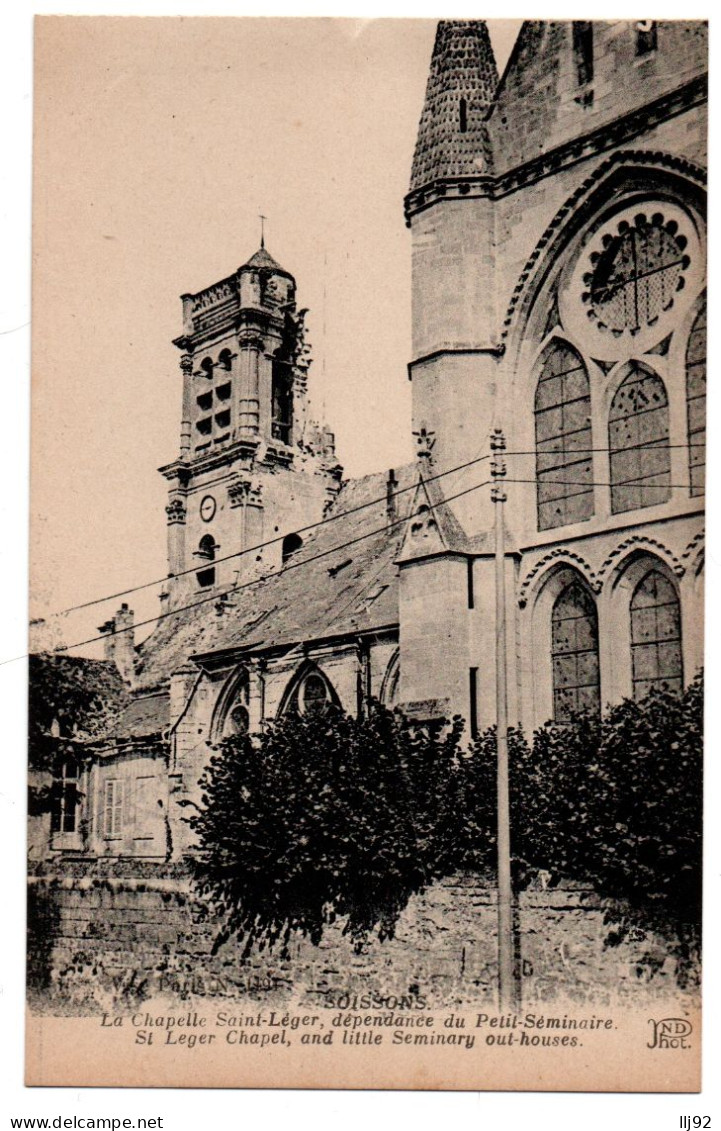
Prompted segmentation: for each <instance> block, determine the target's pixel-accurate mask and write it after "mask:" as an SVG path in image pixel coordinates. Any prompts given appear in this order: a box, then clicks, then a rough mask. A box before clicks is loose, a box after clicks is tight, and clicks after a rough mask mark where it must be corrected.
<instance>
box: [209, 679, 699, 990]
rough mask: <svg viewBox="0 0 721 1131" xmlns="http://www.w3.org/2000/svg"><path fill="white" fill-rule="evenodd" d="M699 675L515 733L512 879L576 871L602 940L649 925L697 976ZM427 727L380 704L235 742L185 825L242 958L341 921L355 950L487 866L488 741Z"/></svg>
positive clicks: (297, 721)
mask: <svg viewBox="0 0 721 1131" xmlns="http://www.w3.org/2000/svg"><path fill="white" fill-rule="evenodd" d="M702 719H703V688H702V679H701V677H700V676H699V677H697V679H696V680H695V681H694V682H693V683H692V684H691V686H690V687H689V688H688V689H687V690H686V691H685V692H684V693H683V694H682V695H676V694H673V693H670V692H667V691H654V692H652V693H651V694H650V695H649V696H648V697H647V698H646V699H645V700H643V701H642V702H639V703H636V702H632V701H630V700H626V701H624V702H623V703H621V704H620V705H618V706H616V707H613V708H612V709H610V710H609V712H608V713H607V714H606V715H605V716H604V717H599V716H593V715H587V714H581V715H578V716H576V717H575V718H573V719H572V721H571V722H570V723H568V724H566V725H563V726H560V725H556V724H553V723H547V724H546V725H545V726H544V727H541V728H540V730H538V731H537V732H536V734H535V735H534V737H533V742H532V743H530V744H529V743H528V742H527V741H526V739H525V738H524V736H523V734H522V733H521V732H520V731H519V730H512V731H511V732H510V735H509V761H510V767H511V843H512V851H513V868H514V874H515V885H516V889H519V888H521V887H523V886H524V885H526V884H527V883H528V882H529V880H530V879H531V878H532V877H534V876H539V875H540V876H541V878H542V881H543V882H544V883H548V884H551V885H552V884H554V883H556V882H559V881H564V880H565V881H568V880H574V881H579V882H581V883H582V884H583V885H585V886H588V887H590V888H592V889H593V890H594V891H595V892H596V893H597V894H598V895H599V896H600V897H601V899H602V900H603V902H604V905H605V907H606V917H607V922H608V924H609V927H610V929H609V933H608V937H607V944H608V945H614V944H618V943H619V942H620V941H621V940H622V939H623V938H624V937H626V936H627V935H628V933H629V932H630V931H632V930H633V931H635V932H636V934H637V935H638V932H639V931H640V932H641V933H644V932H647V931H654V932H657V933H660V934H661V935H663V936H664V937H665V939H666V940H667V941H668V943H669V945H670V947H671V949H672V950H673V951H674V952H675V954H676V956H677V958H678V959H679V964H678V965H679V971H680V977H681V979H682V980H684V979H687V978H688V976H689V972H690V971H691V970H692V969H693V968H694V964H695V960H696V958H697V955H698V949H699V930H700V913H701V801H702V797H701V785H702ZM462 733H463V723H462V720H461V719H459V718H456V719H454V720H453V721H452V722H451V723H445V724H437V725H434V726H430V725H426V726H419V725H417V724H413V723H411V722H409V721H406V720H405V719H403V717H402V716H401V715H399V714H391V713H390V712H389V711H387V710H386V709H385V708H383V707H381V706H380V705H378V704H374V705H373V710H372V712H371V713H370V714H369V715H367V716H365V717H361V718H358V719H354V718H351V717H349V716H347V715H345V714H343V712H341V711H339V710H331V711H328V712H327V713H324V714H310V715H307V716H305V717H302V718H299V717H297V716H290V717H286V718H284V719H281V720H279V721H278V722H276V723H274V724H272V725H270V726H269V727H268V728H267V730H266V731H265V732H264V733H263V734H262V735H260V736H257V737H255V738H250V737H248V736H243V737H234V738H231V739H228V740H227V741H226V742H225V743H224V744H223V745H222V747H221V748H220V749H219V751H218V752H217V753H216V754H215V755H214V757H213V758H212V760H211V763H210V766H209V768H208V770H207V771H206V773H205V775H204V777H203V779H202V782H201V787H202V803H201V806H200V808H199V809H198V811H197V812H196V813H195V814H194V815H193V816H192V817H190V818H189V819H190V823H191V825H192V827H193V828H194V830H195V832H196V834H197V836H198V840H199V851H198V856H197V861H196V883H197V886H198V890H199V893H200V895H201V896H202V897H203V898H204V899H205V900H206V902H207V905H208V907H209V908H212V911H213V912H214V913H215V914H216V915H218V916H219V917H220V920H221V922H222V924H223V927H222V931H221V933H220V935H219V938H218V940H217V941H218V945H220V943H221V942H223V941H225V940H226V939H228V938H229V937H231V936H234V935H235V936H238V937H239V938H240V939H241V940H242V941H243V943H244V946H245V951H246V953H249V952H250V950H251V949H252V947H253V946H254V945H256V944H257V945H259V946H260V947H263V946H266V945H274V944H276V943H278V942H279V943H280V944H281V947H282V949H283V950H285V951H287V947H288V944H289V942H290V940H291V938H292V937H293V935H294V933H295V932H300V933H302V934H304V935H307V936H308V937H310V939H311V940H312V941H313V942H315V943H317V942H319V941H320V938H321V937H322V933H323V929H324V927H325V926H326V925H327V924H330V923H332V922H335V921H336V920H341V921H342V922H343V928H344V931H345V932H346V933H348V934H349V935H350V936H351V938H352V939H353V940H354V941H355V942H356V944H358V945H359V946H360V945H362V943H363V942H364V940H365V939H367V938H368V936H369V935H370V934H371V933H372V932H374V931H375V932H377V933H378V935H379V937H380V938H386V937H389V936H391V935H392V934H393V930H394V927H395V924H396V922H397V919H398V917H399V915H400V913H401V911H402V910H403V908H404V907H405V906H406V904H407V902H408V899H409V898H410V896H411V895H412V894H414V893H416V892H419V891H422V890H423V889H424V888H425V887H426V886H427V885H428V884H429V883H431V882H432V881H433V880H435V879H439V878H441V877H443V876H446V875H450V874H452V873H453V872H455V871H457V870H458V869H467V870H474V871H477V872H481V873H487V874H488V873H490V874H492V873H493V871H494V870H495V821H496V815H495V791H496V784H495V758H496V738H495V732H494V730H492V729H491V730H489V731H487V732H486V733H485V734H483V735H482V736H481V737H480V738H479V739H478V741H476V742H475V743H474V744H473V745H472V746H471V747H470V749H466V748H464V746H463V745H462Z"/></svg>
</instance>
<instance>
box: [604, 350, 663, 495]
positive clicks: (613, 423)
mask: <svg viewBox="0 0 721 1131" xmlns="http://www.w3.org/2000/svg"><path fill="white" fill-rule="evenodd" d="M608 447H609V460H610V472H611V511H612V513H613V514H619V513H623V512H625V511H630V510H638V509H640V508H643V507H652V506H655V505H656V504H658V503H663V502H665V501H666V500H667V499H669V498H670V495H671V488H670V482H671V452H670V448H669V415H668V397H667V395H666V388H665V386H664V383H663V381H662V380H661V378H660V377H659V376H657V375H656V374H655V373H652V372H651V371H650V370H649V369H646V368H645V367H643V366H641V365H639V364H637V363H634V364H632V365H631V366H630V368H629V372H628V375H627V376H626V378H625V380H624V381H623V383H622V384H621V385H620V387H619V388H618V389H617V391H616V395H615V396H614V398H613V401H612V402H611V409H610V412H609V417H608Z"/></svg>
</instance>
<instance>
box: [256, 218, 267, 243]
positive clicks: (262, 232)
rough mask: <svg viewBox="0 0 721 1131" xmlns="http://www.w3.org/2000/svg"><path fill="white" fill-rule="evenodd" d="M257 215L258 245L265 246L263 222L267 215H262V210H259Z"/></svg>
mask: <svg viewBox="0 0 721 1131" xmlns="http://www.w3.org/2000/svg"><path fill="white" fill-rule="evenodd" d="M258 216H259V217H260V246H261V247H265V222H266V220H267V219H268V217H267V216H264V215H263V213H262V212H259V213H258Z"/></svg>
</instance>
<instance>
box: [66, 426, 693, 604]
mask: <svg viewBox="0 0 721 1131" xmlns="http://www.w3.org/2000/svg"><path fill="white" fill-rule="evenodd" d="M663 446H664V448H703V447H705V446H706V445H705V444H703V443H688V444H664V445H663ZM624 450H625V451H628V450H633V449H624ZM639 450H642V449H641V447H640V446H639ZM588 452H603V453H606V454H610V452H611V449H610V448H573V449H571V450H570V451H568V452H562V451H560V452H554V451H549V452H541V453H538V452H537V451H536V449H525V450H522V449H516V450H515V451H504V452H503V455H504V456H535V455H537V454H540V455H544V456H553V455H582V454H586V453H588ZM490 458H491V457H490V455H489V454H488V453H487V454H486V455H482V456H476V457H475V458H474V459H471V460H467V461H466V462H465V463H460V464H457V465H456V466H455V467H450V468H447V469H446V470H445V471H439V472H437V473H436V474H435V475H429V476H426V477H424V480H423V482H424V483H432V482H434V481H435V480H438V479H443V478H444V477H445V476H448V475H454V474H455V473H456V472H459V471H464V470H466V469H467V468H469V467H473V466H474V465H476V464H478V463H483V462H484V460H488V459H490ZM544 470H552V469H550V468H549V469H544ZM506 481H507V482H510V480H506ZM516 482H521V480H517V481H516ZM569 485H570V484H569ZM595 485H596V486H609V484H602V483H598V484H595ZM670 486H674V487H677V486H680V487H686V486H688V484H670ZM416 487H417V483H412V484H410V485H409V486H407V487H400V488H398V490H396V491H394V495H396V496H397V495H402V494H405V493H406V492H408V491H413V490H415V489H416ZM386 498H387V496H385V495H379V496H377V497H376V498H375V499H370V500H369V501H368V502H365V503H360V504H359V505H358V506H357V507H351V508H349V509H348V510H342V511H339V512H338V513H337V514H330V515H328V517H327V518H323V519H320V520H319V521H318V522H312V523H309V524H308V525H307V526H301V527H298V529H297V530H294V531H293V533H294V534H307V533H309V532H310V531H313V530H316V529H318V528H320V527H326V526H327V525H328V524H329V523H331V522H336V521H338V519H341V518H345V517H346V516H347V515H349V514H356V513H357V512H359V511H362V510H367V509H368V508H369V507H373V506H377V505H378V504H380V503H383V502H385V501H386ZM284 537H285V535H282V534H279V535H277V536H276V537H274V538H269V539H267V540H266V541H264V542H258V543H256V544H255V545H253V546H246V547H245V548H244V549H242V550H236V551H235V552H234V553H232V554H225V555H224V556H223V557H220V558H214V559H213V564H214V565H218V564H221V563H222V562H228V561H232V560H233V559H235V558H241V557H243V556H244V555H246V554H253V553H257V552H259V551H260V550H264V549H266V548H267V547H268V546H274V545H276V543H278V542H282V541H283V539H284ZM198 568H199V567H198V565H197V564H196V565H194V566H190V567H189V568H188V569H184V570H179V571H178V572H177V573H174V574H172V575H168V574H166V575H164V576H163V577H156V578H153V579H152V580H151V581H144V582H141V583H140V584H139V585H132V586H129V587H128V588H127V589H120V590H118V591H117V592H115V593H108V594H105V595H104V596H102V597H94V598H93V599H92V600H90V601H82V602H80V603H79V604H77V605H68V606H66V607H65V608H63V609H58V610H56V611H55V612H52V613H48V614H47V618H45V619H52V618H54V617H61V616H65V615H66V614H67V613H74V612H78V611H80V610H82V609H89V608H92V607H93V606H94V605H102V604H105V603H106V602H107V601H116V600H119V599H120V598H121V597H129V596H130V595H131V594H132V593H139V592H142V590H144V589H151V588H152V587H153V586H154V585H163V584H165V583H166V582H168V581H169V580H174V579H176V578H179V577H186V576H188V575H189V574H191V573H196V572H197V570H198Z"/></svg>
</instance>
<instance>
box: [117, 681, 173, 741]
mask: <svg viewBox="0 0 721 1131" xmlns="http://www.w3.org/2000/svg"><path fill="white" fill-rule="evenodd" d="M169 725H170V697H169V695H168V694H167V692H155V693H153V694H151V695H140V696H138V697H137V698H135V699H133V700H132V701H131V702H130V703H128V705H127V706H126V707H124V708H123V709H122V710H121V711H120V712H119V714H118V715H116V716H115V718H114V719H113V720H112V723H111V724H110V725H109V726H108V729H107V734H108V735H112V736H113V738H116V739H129V738H147V737H150V736H151V735H158V734H162V733H163V731H165V730H167V728H168V726H169Z"/></svg>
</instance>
